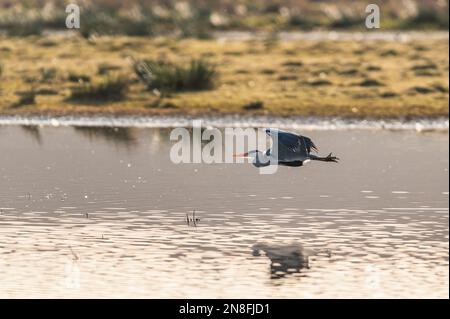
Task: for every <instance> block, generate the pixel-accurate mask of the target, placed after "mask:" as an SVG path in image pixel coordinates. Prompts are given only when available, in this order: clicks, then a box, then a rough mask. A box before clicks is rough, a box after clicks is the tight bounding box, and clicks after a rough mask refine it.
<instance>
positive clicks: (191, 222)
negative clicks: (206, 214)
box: [186, 209, 200, 227]
mask: <svg viewBox="0 0 450 319" xmlns="http://www.w3.org/2000/svg"><path fill="white" fill-rule="evenodd" d="M198 222H200V218H197V217H195V209H194V210H193V211H192V217H189V213H186V224H187V225H188V226H191V225H193V226H194V227H197V223H198Z"/></svg>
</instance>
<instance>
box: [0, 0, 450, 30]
mask: <svg viewBox="0 0 450 319" xmlns="http://www.w3.org/2000/svg"><path fill="white" fill-rule="evenodd" d="M67 3H68V1H64V0H53V1H46V0H14V1H13V0H0V9H1V11H0V29H1V30H2V31H3V32H7V33H8V34H10V35H30V34H40V33H42V32H43V31H44V30H61V29H64V28H65V24H64V21H65V18H66V13H65V10H64V9H65V5H66V4H67ZM70 3H77V4H79V5H80V6H81V7H82V15H83V26H82V28H81V32H82V34H83V35H85V36H88V35H90V34H92V33H94V32H95V33H99V34H125V35H161V34H171V33H177V34H181V35H183V36H192V37H206V36H208V34H209V33H210V32H212V31H217V30H251V31H276V30H312V29H362V28H363V23H362V21H364V19H365V10H364V9H365V7H366V6H367V5H368V4H369V3H370V2H368V1H361V0H358V1H348V0H337V1H331V0H318V1H307V0H284V1H282V0H262V1H250V0H240V1H232V0H208V1H206V0H188V1H174V0H169V1H162V0H127V1H121V0H98V1H89V0H87V1H82V0H78V1H70ZM376 3H377V4H378V5H379V6H380V9H381V16H382V23H383V29H399V30H411V29H427V30H429V29H432V30H445V29H448V16H449V15H448V12H449V11H448V1H447V0H384V1H377V2H376Z"/></svg>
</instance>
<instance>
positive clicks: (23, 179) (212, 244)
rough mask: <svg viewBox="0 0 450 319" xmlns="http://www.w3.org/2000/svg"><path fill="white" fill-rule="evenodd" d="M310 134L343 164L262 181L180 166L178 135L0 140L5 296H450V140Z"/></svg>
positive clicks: (34, 133) (246, 172)
mask: <svg viewBox="0 0 450 319" xmlns="http://www.w3.org/2000/svg"><path fill="white" fill-rule="evenodd" d="M303 133H304V134H305V135H307V136H310V137H311V138H312V139H313V140H314V142H315V143H316V144H317V145H318V146H319V148H320V150H321V153H322V154H325V153H327V152H330V151H333V152H334V153H335V154H336V155H338V156H339V157H340V158H341V162H340V163H339V164H334V163H321V162H318V163H316V162H314V163H308V164H307V165H306V166H304V167H300V168H295V167H293V168H289V167H280V168H279V169H278V171H277V173H276V174H273V175H260V174H258V170H257V169H256V168H254V167H253V166H251V165H250V164H213V165H206V164H181V165H175V164H173V163H171V162H170V160H169V150H170V147H171V145H172V144H171V143H170V141H169V138H168V134H169V130H167V129H154V128H153V129H148V128H139V129H138V128H119V129H111V128H108V129H101V128H92V127H91V128H81V127H78V128H75V127H41V128H40V127H35V126H8V125H6V126H0V154H1V155H0V297H150V298H151V297H153V298H159V297H182V298H183V297H235V298H246V297H247V298H255V297H287V298H303V297H308V298H312V297H344V298H348V297H362V298H372V297H442V298H444V297H445V298H448V296H449V293H448V288H449V285H448V280H449V279H448V248H449V245H448V215H449V213H448V212H449V209H448V207H449V199H448V191H449V185H448V177H449V173H448V156H449V151H448V142H449V139H448V132H434V133H417V132H413V131H401V132H389V131H367V130H366V131H361V130H342V131H306V132H303ZM193 210H195V212H196V215H195V217H196V218H199V219H200V220H199V221H197V222H196V223H195V225H194V224H193V223H192V222H191V223H190V225H188V224H187V222H186V214H187V213H189V216H190V218H192V211H193Z"/></svg>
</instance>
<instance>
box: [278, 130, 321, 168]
mask: <svg viewBox="0 0 450 319" xmlns="http://www.w3.org/2000/svg"><path fill="white" fill-rule="evenodd" d="M277 138H278V145H277V146H278V161H280V162H282V161H284V162H291V161H304V160H305V159H307V158H308V155H309V153H310V152H311V150H314V151H317V147H316V145H315V144H314V142H313V141H312V140H311V139H310V138H309V137H306V136H302V135H297V134H294V133H290V132H284V131H278V136H277ZM274 148H275V147H274Z"/></svg>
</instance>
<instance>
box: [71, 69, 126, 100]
mask: <svg viewBox="0 0 450 319" xmlns="http://www.w3.org/2000/svg"><path fill="white" fill-rule="evenodd" d="M127 88H128V79H126V78H124V77H122V76H120V75H108V76H107V77H105V78H102V79H99V80H97V81H95V82H87V83H86V82H82V83H80V84H79V86H77V87H74V88H72V90H71V93H70V97H69V100H70V101H95V102H108V101H117V100H122V99H123V98H124V97H125V94H126V91H127Z"/></svg>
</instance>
